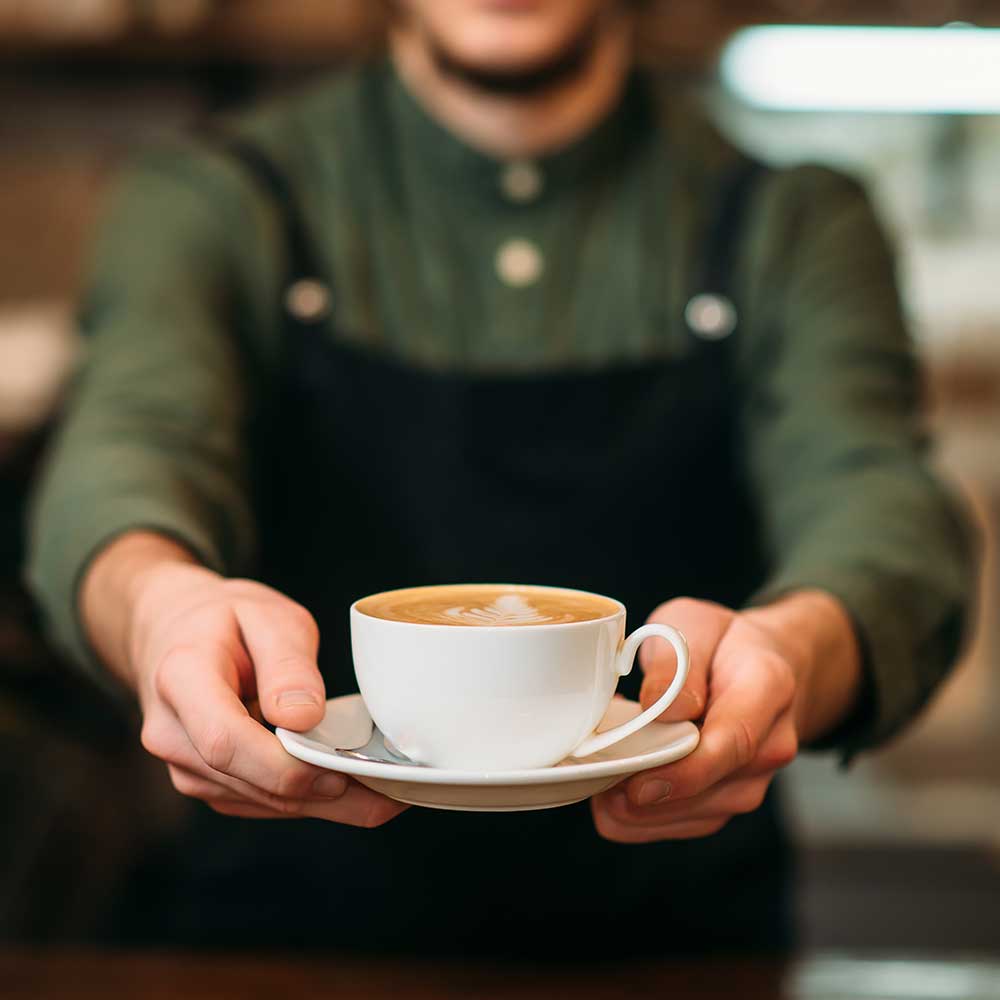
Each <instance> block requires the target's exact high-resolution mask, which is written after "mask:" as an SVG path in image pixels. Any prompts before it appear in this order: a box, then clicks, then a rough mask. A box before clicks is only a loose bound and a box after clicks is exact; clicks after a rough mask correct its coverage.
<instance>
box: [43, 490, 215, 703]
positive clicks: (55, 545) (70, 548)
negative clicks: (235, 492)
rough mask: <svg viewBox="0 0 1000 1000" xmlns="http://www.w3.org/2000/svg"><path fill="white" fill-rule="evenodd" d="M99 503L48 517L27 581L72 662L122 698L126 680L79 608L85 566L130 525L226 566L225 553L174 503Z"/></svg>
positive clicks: (130, 528)
mask: <svg viewBox="0 0 1000 1000" xmlns="http://www.w3.org/2000/svg"><path fill="white" fill-rule="evenodd" d="M125 506H126V505H125V504H124V503H123V504H122V505H121V507H119V505H117V504H108V503H107V502H105V503H103V504H102V505H101V509H100V510H99V511H98V510H95V511H91V512H90V514H89V516H88V515H86V514H83V515H81V516H76V517H63V518H60V519H58V520H57V519H52V518H50V519H48V520H47V524H48V525H50V526H51V525H55V526H56V527H55V528H54V529H52V528H51V527H50V528H49V530H48V531H47V532H46V534H45V535H40V536H39V537H37V538H36V540H35V545H34V554H33V558H32V560H31V562H30V563H29V566H28V572H27V581H28V585H29V587H30V588H31V589H32V591H33V592H34V593H35V594H36V596H37V597H38V598H39V602H40V603H41V605H42V607H43V608H44V609H45V612H46V616H47V619H48V626H49V634H50V635H51V636H52V638H53V639H54V641H55V644H56V646H57V647H58V648H59V649H61V650H62V651H63V652H64V653H65V654H66V655H67V656H68V657H69V658H70V659H71V660H72V661H73V662H74V663H76V664H77V665H79V666H80V667H81V668H82V669H83V670H84V671H85V672H86V673H87V674H88V675H89V676H90V678H91V679H92V680H93V681H94V682H96V683H97V684H98V685H99V686H100V687H101V688H102V689H103V690H104V691H105V692H106V693H108V694H111V695H112V696H114V697H116V698H118V699H121V698H123V697H124V696H125V692H124V690H123V688H122V686H121V685H120V684H119V683H118V682H117V680H116V679H115V678H114V677H113V675H112V674H111V673H110V672H109V671H108V669H107V668H106V667H105V666H104V664H103V663H102V662H101V661H100V659H99V658H98V657H97V655H96V653H95V652H94V650H93V648H92V647H91V645H90V642H89V640H88V639H87V635H86V632H85V630H84V628H83V623H82V621H81V620H80V614H79V591H80V586H81V584H82V582H83V579H84V576H85V575H86V572H87V570H88V569H89V567H90V565H91V564H92V562H93V560H94V559H95V558H96V557H97V555H98V554H99V553H100V552H101V551H102V550H103V549H105V548H106V547H107V546H108V545H109V544H110V543H111V542H113V541H114V540H115V539H116V538H119V537H121V536H122V535H125V534H127V533H128V532H130V531H151V532H155V533H157V534H160V535H163V536H165V537H167V538H170V539H171V540H173V541H175V542H177V543H178V544H179V545H183V546H184V547H185V548H186V549H189V550H190V551H191V552H192V553H193V554H194V556H195V557H196V558H197V559H198V560H199V562H201V563H202V564H203V565H205V566H207V567H209V568H210V569H214V570H216V571H217V572H221V573H224V572H226V569H227V567H226V564H225V559H224V558H223V556H222V553H221V551H220V548H219V546H218V545H217V544H216V542H215V540H214V539H213V538H212V537H211V534H210V533H209V532H208V531H207V530H206V529H205V528H204V526H202V525H201V524H199V523H198V522H197V520H196V519H194V518H190V517H186V516H185V515H184V514H183V512H180V511H178V510H177V509H176V507H174V506H173V505H166V504H162V505H161V504H159V503H157V502H155V501H151V500H146V501H143V502H142V503H137V502H136V501H135V500H134V498H133V499H132V501H131V502H129V503H128V504H127V510H126V509H124V508H125Z"/></svg>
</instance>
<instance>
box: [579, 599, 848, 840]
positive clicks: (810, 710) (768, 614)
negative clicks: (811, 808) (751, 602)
mask: <svg viewBox="0 0 1000 1000" xmlns="http://www.w3.org/2000/svg"><path fill="white" fill-rule="evenodd" d="M649 620H650V621H651V622H662V623H664V624H668V625H673V626H674V627H675V628H679V629H680V630H681V631H682V632H683V633H684V634H685V636H686V637H687V640H688V644H689V648H690V653H691V669H690V673H689V676H688V680H687V683H686V684H685V687H684V689H683V691H682V692H681V694H680V696H679V697H678V698H677V700H676V701H675V702H674V704H673V705H672V706H671V707H670V708H669V709H668V710H667V711H666V712H665V713H664V714H663V715H662V716H661V717H660V721H662V722H676V721H680V720H684V719H690V720H699V719H703V720H704V721H703V725H702V730H701V742H700V743H699V745H698V747H697V749H696V750H695V751H694V753H692V754H691V755H690V756H689V757H686V758H684V759H683V760H681V761H678V762H676V763H673V764H667V765H664V766H663V767H659V768H655V769H653V770H650V771H644V772H642V773H640V774H637V775H634V776H633V777H631V778H629V779H628V780H627V781H624V782H622V783H621V784H619V785H617V786H615V787H614V788H611V789H609V790H608V791H606V792H603V793H601V794H600V795H598V796H595V797H594V799H593V800H592V802H591V808H592V811H593V815H594V823H595V825H596V827H597V831H598V832H599V833H600V834H601V835H602V836H603V837H606V838H607V839H609V840H615V841H619V842H621V843H632V844H637V843H648V842H651V841H658V840H678V839H687V838H692V837H705V836H709V835H710V834H713V833H716V832H718V831H719V830H721V829H722V827H723V826H725V825H726V823H727V822H728V821H729V820H730V819H732V818H733V817H734V816H737V815H740V814H742V813H749V812H753V811H754V810H755V809H757V808H758V807H759V806H760V804H761V803H762V802H763V801H764V796H765V794H766V793H767V789H768V786H769V785H770V783H771V780H772V779H773V777H774V775H775V774H776V773H777V771H779V770H780V769H781V768H783V767H785V766H786V765H788V764H790V763H791V762H792V760H794V759H795V756H796V754H797V752H798V748H799V742H800V739H811V738H815V736H817V735H819V733H820V732H821V731H823V730H825V729H827V728H832V725H833V724H835V722H836V721H839V718H840V717H841V716H843V715H844V714H846V711H847V710H848V709H849V707H850V705H851V704H852V703H853V698H854V695H855V693H856V688H857V684H858V680H859V677H860V666H859V662H858V661H859V655H858V649H857V641H856V638H855V636H854V632H853V628H852V626H851V623H850V619H849V618H848V616H847V613H846V612H845V611H844V609H843V608H842V606H841V605H840V604H839V603H838V602H837V601H836V600H835V599H833V598H832V597H830V596H829V595H827V594H824V593H822V592H819V591H802V592H799V593H797V594H793V595H791V596H790V597H787V598H784V599H782V600H781V601H779V602H777V603H775V604H774V605H771V606H768V607H763V608H757V609H752V610H750V611H745V612H735V611H732V610H730V609H728V608H724V607H722V606H721V605H718V604H712V603H710V602H707V601H696V600H692V599H687V598H681V599H678V600H674V601H669V602H668V603H666V604H663V605H661V606H660V607H659V608H657V609H656V611H655V612H653V614H652V615H651V616H650V619H649ZM639 659H640V664H641V666H642V669H643V671H644V673H645V679H644V682H643V685H642V691H641V694H640V701H641V703H642V705H643V707H644V708H645V707H647V706H649V705H651V704H652V703H653V702H654V701H655V700H656V699H657V698H658V697H659V696H660V695H661V694H662V693H663V691H664V690H665V689H666V687H667V685H668V684H669V683H670V680H671V678H672V676H673V673H674V667H675V662H674V658H673V654H672V652H671V651H670V649H669V646H668V645H667V643H665V642H663V641H662V640H657V639H653V640H649V641H647V642H646V643H645V644H644V646H643V648H642V650H641V651H640V658H639ZM816 698H818V699H819V701H818V702H817V701H816V700H815V699H816Z"/></svg>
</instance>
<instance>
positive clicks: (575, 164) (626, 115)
mask: <svg viewBox="0 0 1000 1000" xmlns="http://www.w3.org/2000/svg"><path fill="white" fill-rule="evenodd" d="M382 72H384V73H385V74H386V77H387V80H386V82H387V88H386V91H387V102H388V110H389V115H390V119H391V123H392V126H391V127H392V129H393V131H394V132H395V133H396V136H397V138H398V141H399V152H400V154H401V155H404V156H407V157H411V158H413V159H414V160H415V161H417V162H418V163H420V164H423V165H425V166H426V167H427V168H428V169H429V172H430V174H431V175H432V176H434V177H436V178H439V179H440V184H441V186H442V188H446V189H447V190H448V191H449V193H450V194H451V195H452V196H455V195H462V194H465V195H470V196H473V197H476V198H484V197H485V198H494V199H496V200H497V201H499V202H502V203H504V204H508V203H509V202H508V200H507V199H505V198H504V195H503V190H502V182H501V178H502V174H503V171H504V170H505V169H506V168H507V167H508V166H509V165H510V163H511V161H508V160H503V159H500V158H498V157H493V156H490V155H488V154H486V153H483V152H481V151H480V150H478V149H476V148H474V147H473V146H470V145H469V144H468V143H466V142H465V141H464V140H462V139H460V138H459V137H458V136H456V135H455V134H454V133H452V132H450V131H449V130H448V129H447V128H446V127H445V126H444V125H442V124H441V123H440V122H439V121H438V120H437V119H435V118H434V117H433V116H432V115H431V114H430V113H429V112H428V111H427V110H426V109H425V108H424V106H423V105H422V104H421V103H420V102H419V101H418V100H417V98H416V97H414V95H413V94H412V93H411V91H410V90H409V88H408V87H407V86H406V85H405V84H404V83H403V81H402V80H401V79H400V78H399V76H398V74H397V73H396V71H395V69H394V68H393V67H392V64H391V61H386V63H385V64H384V66H383V68H382ZM652 124H653V123H652V99H651V94H650V87H649V85H648V82H647V80H646V79H645V77H644V76H643V74H641V73H640V72H638V71H636V72H634V73H633V74H632V75H631V76H630V78H629V80H628V81H627V84H626V86H625V88H624V90H623V92H622V96H621V98H620V99H619V101H618V103H617V104H616V105H615V107H614V108H613V109H612V111H611V112H610V113H609V114H608V115H606V116H605V118H604V119H603V120H602V121H600V122H599V123H598V124H597V125H596V126H595V127H594V128H592V129H591V130H590V131H589V132H588V133H587V134H585V135H583V136H581V137H580V138H579V139H576V140H575V141H573V142H572V143H570V144H569V145H567V146H565V147H564V148H563V149H561V150H558V151H556V152H554V153H550V154H547V155H545V156H541V157H536V158H534V159H533V160H531V161H530V162H531V163H533V164H534V165H535V166H536V167H537V168H538V169H539V171H540V173H541V176H542V178H543V180H544V187H543V189H542V192H541V193H540V195H539V197H538V199H537V200H539V201H541V200H543V199H545V198H550V197H553V196H556V195H558V193H559V192H560V191H562V190H566V189H567V188H571V187H575V186H576V185H578V184H579V183H581V182H586V181H587V180H588V179H590V178H592V177H598V176H600V175H601V174H602V173H604V172H606V171H608V170H611V169H614V167H615V165H616V163H620V162H621V159H622V158H623V157H625V156H627V155H628V154H629V153H630V151H631V149H632V148H633V146H634V145H635V144H636V142H637V141H639V140H641V139H642V138H643V137H645V136H648V135H650V134H651V133H652V131H653V129H652Z"/></svg>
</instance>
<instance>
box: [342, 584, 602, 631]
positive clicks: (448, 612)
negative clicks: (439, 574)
mask: <svg viewBox="0 0 1000 1000" xmlns="http://www.w3.org/2000/svg"><path fill="white" fill-rule="evenodd" d="M357 609H358V611H360V612H361V613H362V614H365V615H370V616H371V617H373V618H382V619H385V620H386V621H395V622H407V623H409V624H412V625H466V626H468V625H473V626H493V627H497V626H525V625H565V624H569V623H571V622H589V621H596V620H598V619H600V618H608V617H609V616H611V615H614V614H615V613H616V612H617V611H618V610H619V605H618V604H617V603H616V602H615V601H612V600H609V599H608V598H606V597H599V596H598V595H596V594H584V593H580V592H578V591H574V590H559V589H557V588H548V587H528V586H514V585H502V584H493V585H488V584H452V585H446V586H439V587H411V588H409V589H407V590H391V591H388V592H386V593H383V594H374V595H373V596H372V597H366V598H364V599H363V600H361V601H359V602H358V604H357Z"/></svg>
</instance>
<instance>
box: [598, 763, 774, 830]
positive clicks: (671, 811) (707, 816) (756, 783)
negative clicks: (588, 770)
mask: <svg viewBox="0 0 1000 1000" xmlns="http://www.w3.org/2000/svg"><path fill="white" fill-rule="evenodd" d="M772 777H773V772H772V773H771V774H766V775H757V776H754V777H745V778H734V779H731V780H729V781H722V782H720V783H719V784H717V785H715V786H714V787H713V788H710V789H709V790H708V791H707V792H703V793H702V794H701V795H697V796H695V797H694V798H691V799H678V800H676V801H671V800H670V799H669V798H668V799H664V800H662V801H660V802H655V803H652V804H651V805H636V803H635V802H633V801H632V799H631V798H630V797H629V796H628V794H627V792H626V791H625V790H624V789H612V790H611V791H610V792H605V793H603V794H602V795H601V796H598V798H599V799H600V800H601V802H602V804H603V805H604V806H605V807H606V808H607V810H608V812H609V813H610V814H611V816H613V817H614V819H615V820H617V821H618V822H619V823H622V824H625V825H630V826H648V827H652V826H668V825H670V824H673V823H694V822H705V821H711V820H714V819H719V818H721V817H730V816H741V815H743V814H745V813H751V812H754V811H756V810H757V809H759V808H760V806H761V803H762V802H763V801H764V797H765V795H766V794H767V789H768V786H769V785H770V783H771V778H772Z"/></svg>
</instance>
